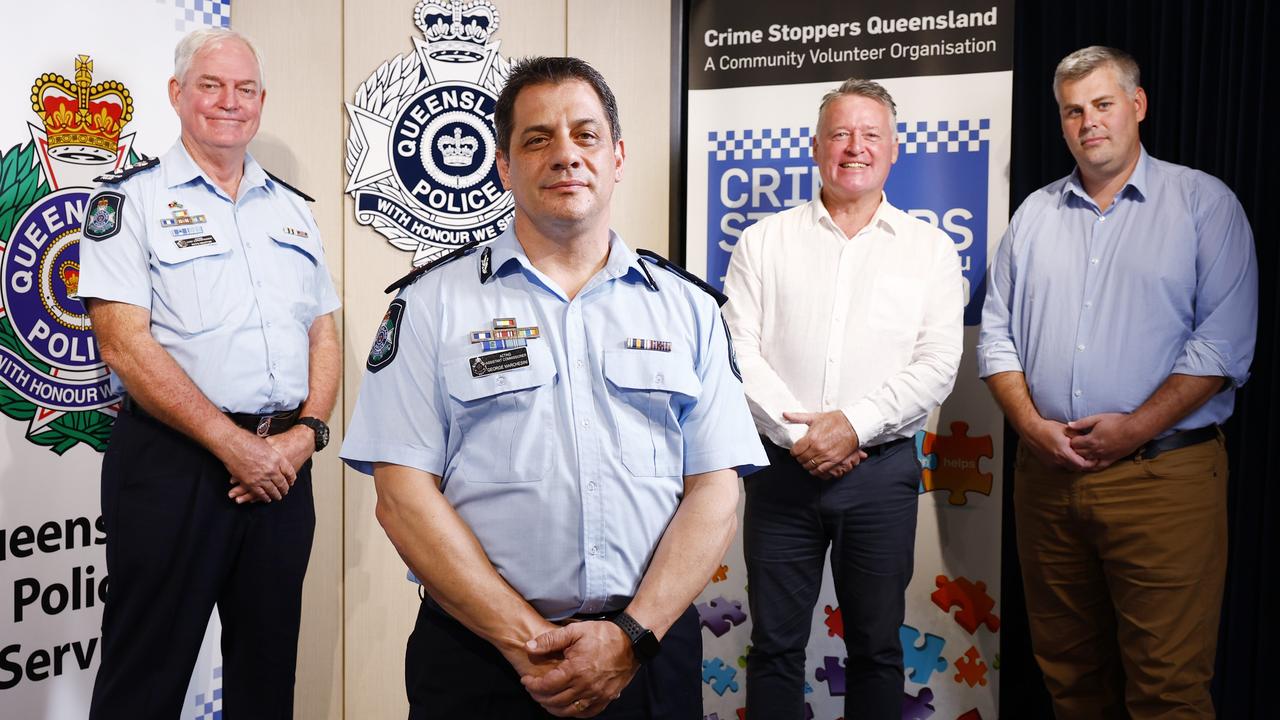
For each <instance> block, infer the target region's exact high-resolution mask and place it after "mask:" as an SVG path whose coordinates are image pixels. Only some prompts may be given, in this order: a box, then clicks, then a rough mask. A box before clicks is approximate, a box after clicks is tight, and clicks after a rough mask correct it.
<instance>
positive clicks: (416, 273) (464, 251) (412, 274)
mask: <svg viewBox="0 0 1280 720" xmlns="http://www.w3.org/2000/svg"><path fill="white" fill-rule="evenodd" d="M479 246H480V241H479V240H472V241H471V242H469V243H467V244H466V245H463V246H462V247H460V248H458V249H457V250H454V251H452V252H450V253H447V254H445V255H441V256H440V257H438V258H436V259H435V260H432V261H431V262H429V263H426V264H425V265H421V266H419V267H416V268H414V269H413V270H410V271H409V274H408V275H405V276H404V277H402V278H400V279H399V280H397V281H395V282H393V283H391V284H390V285H388V286H387V289H386V290H384V291H383V292H388V293H393V292H395V291H397V290H400V289H401V288H406V287H409V286H410V285H412V284H413V283H415V282H416V281H417V280H418V278H420V277H422V276H423V275H426V274H427V273H429V272H431V271H432V270H435V269H436V268H438V267H440V266H441V265H447V264H449V263H451V262H453V261H454V260H457V259H458V258H460V257H464V256H466V255H470V254H471V253H473V252H475V251H476V248H477V247H479Z"/></svg>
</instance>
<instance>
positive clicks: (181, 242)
mask: <svg viewBox="0 0 1280 720" xmlns="http://www.w3.org/2000/svg"><path fill="white" fill-rule="evenodd" d="M216 242H218V239H217V238H215V237H214V236H212V235H201V236H200V237H193V238H178V239H177V240H174V241H173V244H174V245H177V246H178V247H180V248H183V249H186V248H190V247H199V246H201V245H212V244H213V243H216Z"/></svg>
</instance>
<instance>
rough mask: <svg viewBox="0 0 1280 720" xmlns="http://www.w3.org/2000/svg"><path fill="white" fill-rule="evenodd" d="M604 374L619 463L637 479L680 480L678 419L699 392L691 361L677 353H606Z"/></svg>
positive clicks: (681, 462)
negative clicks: (615, 427) (667, 478)
mask: <svg viewBox="0 0 1280 720" xmlns="http://www.w3.org/2000/svg"><path fill="white" fill-rule="evenodd" d="M604 375H605V378H606V379H608V381H609V388H608V392H609V395H610V398H609V407H610V409H611V411H612V413H613V418H614V421H615V423H616V424H617V427H618V445H619V446H620V447H621V448H622V464H623V465H624V466H625V467H626V468H627V470H629V471H630V472H631V474H632V475H636V476H638V477H672V476H676V475H683V474H684V434H683V432H682V430H681V428H680V418H681V417H682V415H683V411H684V410H685V409H686V408H688V407H689V406H691V405H693V404H694V402H696V401H697V399H698V396H699V395H700V394H701V393H702V383H700V382H699V381H698V376H697V374H696V373H695V372H694V371H693V360H692V358H690V357H689V355H688V354H687V353H684V352H681V351H679V350H673V351H672V352H656V351H647V350H630V349H615V350H606V351H605V352H604Z"/></svg>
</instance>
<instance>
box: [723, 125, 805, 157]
mask: <svg viewBox="0 0 1280 720" xmlns="http://www.w3.org/2000/svg"><path fill="white" fill-rule="evenodd" d="M812 132H813V131H812V130H810V129H809V128H807V127H802V128H763V129H759V130H752V129H747V130H723V131H716V130H712V131H711V132H709V133H707V142H709V143H710V145H711V151H712V152H713V153H715V156H714V157H715V159H716V160H761V159H764V158H770V159H774V160H779V159H783V158H808V157H809V156H810V148H809V138H810V136H811V135H812Z"/></svg>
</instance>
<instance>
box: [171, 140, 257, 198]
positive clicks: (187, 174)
mask: <svg viewBox="0 0 1280 720" xmlns="http://www.w3.org/2000/svg"><path fill="white" fill-rule="evenodd" d="M160 168H161V169H162V170H163V171H164V183H165V186H166V187H170V188H175V187H178V186H179V185H186V184H187V183H189V182H191V181H192V180H197V179H198V180H203V181H204V182H205V184H206V185H208V186H209V187H210V188H212V189H215V190H216V189H217V188H218V186H217V185H215V184H214V182H213V180H211V179H209V176H208V175H206V174H205V172H204V170H202V169H200V166H199V165H197V164H196V161H195V160H193V159H191V153H189V152H187V146H186V145H183V144H182V138H178V139H177V140H176V141H175V142H174V143H173V147H171V148H169V151H168V152H167V153H165V155H164V159H163V160H162V161H161V163H160ZM267 182H268V178H267V171H266V170H263V169H262V166H261V165H259V164H258V161H257V160H254V159H253V156H252V155H250V154H249V153H248V152H246V153H245V154H244V176H243V177H242V178H241V179H240V189H241V190H242V191H243V190H247V189H249V188H254V187H259V186H263V185H266V184H267Z"/></svg>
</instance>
